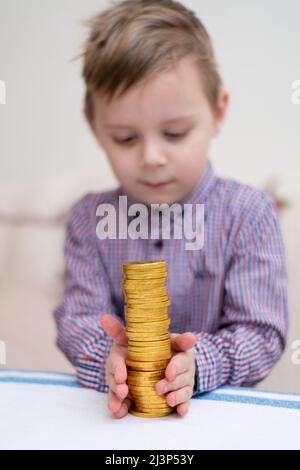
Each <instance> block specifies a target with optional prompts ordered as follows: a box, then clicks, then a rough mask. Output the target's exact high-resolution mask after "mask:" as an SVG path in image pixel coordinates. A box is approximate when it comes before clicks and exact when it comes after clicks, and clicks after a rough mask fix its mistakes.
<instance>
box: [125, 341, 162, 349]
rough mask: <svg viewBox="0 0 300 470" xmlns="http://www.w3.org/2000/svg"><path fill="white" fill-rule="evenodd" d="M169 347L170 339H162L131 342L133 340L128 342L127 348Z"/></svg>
mask: <svg viewBox="0 0 300 470" xmlns="http://www.w3.org/2000/svg"><path fill="white" fill-rule="evenodd" d="M169 345H171V341H170V339H163V340H161V341H133V340H131V339H130V340H128V347H129V346H133V347H134V346H135V347H138V348H141V347H151V346H153V347H159V346H169Z"/></svg>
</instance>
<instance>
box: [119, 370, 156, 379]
mask: <svg viewBox="0 0 300 470" xmlns="http://www.w3.org/2000/svg"><path fill="white" fill-rule="evenodd" d="M164 375H165V371H164V369H162V370H158V371H152V372H143V371H135V370H129V371H128V376H131V377H135V376H137V377H144V378H149V377H151V378H156V377H160V376H163V377H164Z"/></svg>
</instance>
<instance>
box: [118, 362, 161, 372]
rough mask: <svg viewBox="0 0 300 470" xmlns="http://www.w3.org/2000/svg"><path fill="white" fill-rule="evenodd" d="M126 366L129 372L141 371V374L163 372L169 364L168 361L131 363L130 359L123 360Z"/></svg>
mask: <svg viewBox="0 0 300 470" xmlns="http://www.w3.org/2000/svg"><path fill="white" fill-rule="evenodd" d="M125 362H126V365H127V366H128V367H129V368H130V370H131V371H143V372H156V371H158V370H165V369H166V368H167V365H168V364H169V360H168V359H164V360H163V361H152V362H144V361H132V360H131V359H125Z"/></svg>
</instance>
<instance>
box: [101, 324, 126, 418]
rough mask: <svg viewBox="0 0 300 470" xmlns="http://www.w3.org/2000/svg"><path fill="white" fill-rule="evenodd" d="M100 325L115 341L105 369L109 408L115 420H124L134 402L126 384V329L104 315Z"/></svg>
mask: <svg viewBox="0 0 300 470" xmlns="http://www.w3.org/2000/svg"><path fill="white" fill-rule="evenodd" d="M100 323H101V326H102V328H103V329H104V330H105V332H106V333H107V334H108V335H109V336H110V337H111V338H112V339H113V341H114V342H113V345H112V347H111V350H110V354H109V356H108V359H107V362H106V367H105V372H106V381H107V383H108V385H109V393H108V408H109V409H110V411H111V412H112V413H113V414H114V416H115V418H123V417H124V416H126V415H127V413H128V409H129V408H130V405H131V401H132V397H131V396H130V393H129V390H128V385H127V384H126V379H127V367H126V363H125V359H126V356H127V344H128V338H127V336H126V334H125V327H124V326H123V325H122V323H121V322H120V321H119V320H117V319H116V318H115V317H113V316H112V315H103V316H102V317H101V320H100Z"/></svg>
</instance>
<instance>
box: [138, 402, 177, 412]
mask: <svg viewBox="0 0 300 470" xmlns="http://www.w3.org/2000/svg"><path fill="white" fill-rule="evenodd" d="M134 407H135V409H136V410H140V411H147V410H149V409H153V408H159V409H160V410H171V409H173V408H172V407H171V406H169V405H168V403H167V402H165V403H146V402H145V401H143V402H141V401H139V400H134ZM141 408H142V409H141Z"/></svg>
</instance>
